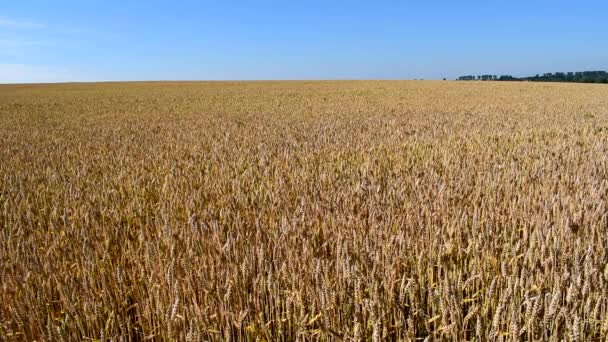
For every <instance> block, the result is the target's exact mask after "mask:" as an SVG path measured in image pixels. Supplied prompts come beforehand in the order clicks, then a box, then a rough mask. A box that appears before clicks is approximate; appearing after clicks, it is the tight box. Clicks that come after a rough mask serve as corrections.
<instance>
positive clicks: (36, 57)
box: [0, 0, 608, 83]
mask: <svg viewBox="0 0 608 342" xmlns="http://www.w3.org/2000/svg"><path fill="white" fill-rule="evenodd" d="M4 2H5V3H3V4H2V6H0V83H30V82H65V81H125V80H252V79H255V80H263V79H413V78H425V79H441V78H443V77H447V78H450V79H452V78H455V77H457V76H459V75H468V74H474V75H477V74H497V75H501V74H511V75H515V76H527V75H534V74H537V73H544V72H556V71H584V70H607V69H608V20H606V15H607V14H608V2H606V1H585V0H582V1H577V2H575V1H562V0H554V1H547V0H527V1H524V0H513V1H482V0H474V1H465V0H463V1H432V0H430V1H424V2H422V1H420V2H412V1H320V0H314V1H301V2H295V1H232V2H228V1H143V0H137V1H117V0H109V1H100V0H91V1H76V0H69V1H67V0H66V1H64V0H58V1H42V0H24V1H10V2H9V1H7V0H5V1H4Z"/></svg>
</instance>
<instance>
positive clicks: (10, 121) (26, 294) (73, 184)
mask: <svg viewBox="0 0 608 342" xmlns="http://www.w3.org/2000/svg"><path fill="white" fill-rule="evenodd" d="M607 179H608V87H606V86H602V85H580V84H578V85H577V84H546V83H543V84H537V83H523V82H522V83H509V82H500V83H496V82H441V81H343V82H338V81H335V82H334V81H332V82H330V81H323V82H321V81H318V82H312V81H311V82H149V83H105V84H104V83H100V84H56V85H1V86H0V247H1V248H0V340H6V341H12V340H15V341H34V340H36V341H79V340H88V341H141V340H153V341H341V340H344V341H374V342H375V341H385V340H400V341H418V340H419V341H423V340H425V341H465V340H468V341H603V340H604V338H605V336H606V334H607V333H608V248H607V246H608V208H607V205H608V199H607V197H608V180H607Z"/></svg>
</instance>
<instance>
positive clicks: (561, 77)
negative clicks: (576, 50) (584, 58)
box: [458, 71, 608, 83]
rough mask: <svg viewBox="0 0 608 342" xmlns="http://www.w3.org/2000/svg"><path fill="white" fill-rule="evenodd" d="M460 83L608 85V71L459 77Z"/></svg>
mask: <svg viewBox="0 0 608 342" xmlns="http://www.w3.org/2000/svg"><path fill="white" fill-rule="evenodd" d="M458 80H459V81H475V80H477V81H533V82H576V83H608V72H606V71H579V72H556V73H545V74H543V75H540V74H538V75H536V76H529V77H520V78H517V77H513V76H511V75H501V76H497V75H479V76H473V75H467V76H460V77H458Z"/></svg>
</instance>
